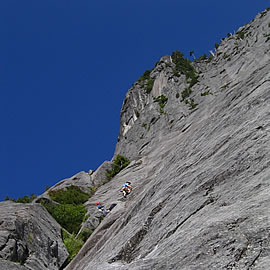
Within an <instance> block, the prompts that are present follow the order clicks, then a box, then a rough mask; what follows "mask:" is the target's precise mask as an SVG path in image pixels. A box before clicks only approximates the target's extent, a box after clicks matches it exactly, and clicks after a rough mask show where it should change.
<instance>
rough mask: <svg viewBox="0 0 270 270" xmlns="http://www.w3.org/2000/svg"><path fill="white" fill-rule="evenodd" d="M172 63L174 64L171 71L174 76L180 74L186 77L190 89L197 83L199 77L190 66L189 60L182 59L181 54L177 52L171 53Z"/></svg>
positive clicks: (182, 55)
mask: <svg viewBox="0 0 270 270" xmlns="http://www.w3.org/2000/svg"><path fill="white" fill-rule="evenodd" d="M206 58H207V57H206ZM172 61H173V63H174V64H175V67H174V69H173V73H174V75H176V76H180V74H184V75H185V76H186V80H187V82H188V83H189V87H192V86H193V85H194V84H196V83H197V82H198V78H199V76H198V75H197V72H196V70H195V68H194V67H193V66H192V64H191V61H190V60H189V59H187V58H184V54H183V53H181V52H179V51H175V52H173V53H172Z"/></svg>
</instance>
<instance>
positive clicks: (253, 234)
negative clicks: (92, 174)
mask: <svg viewBox="0 0 270 270" xmlns="http://www.w3.org/2000/svg"><path fill="white" fill-rule="evenodd" d="M269 22H270V14H269V12H267V11H265V12H262V13H261V14H258V16H257V17H256V18H255V19H254V20H253V21H252V22H251V23H250V24H247V25H246V26H244V27H241V28H240V29H239V30H238V31H237V33H235V34H234V35H231V36H229V37H228V38H226V39H224V40H223V41H222V42H221V44H220V45H219V47H218V49H217V50H216V52H215V57H214V58H213V59H212V60H211V61H210V59H200V60H198V61H196V62H194V67H195V68H196V70H197V72H198V74H199V78H198V83H197V84H195V85H194V86H192V93H191V94H190V96H189V100H191V99H193V102H194V104H198V105H197V106H195V107H193V108H191V106H190V103H188V104H186V103H185V102H181V93H182V92H183V90H184V89H185V88H187V87H188V82H187V81H186V78H185V76H184V75H181V76H180V77H178V76H175V75H174V63H172V61H171V59H170V57H165V58H163V59H161V61H160V63H159V64H158V65H157V66H156V67H155V68H154V69H153V70H152V72H151V74H150V77H151V78H152V79H153V80H154V86H153V89H152V91H151V93H147V92H146V91H145V89H144V88H143V87H142V86H141V83H139V82H137V83H135V84H134V86H133V87H132V88H131V89H130V90H129V92H128V93H127V95H126V99H125V101H124V103H123V108H122V111H121V129H120V134H119V138H118V144H117V146H116V152H115V154H119V153H120V154H123V155H125V156H128V157H129V158H131V159H133V160H137V161H138V160H139V159H140V162H133V165H130V166H128V167H127V168H126V169H124V170H123V171H121V172H120V173H119V174H118V175H117V176H115V177H114V178H113V179H112V180H111V181H110V182H109V183H107V184H105V185H103V186H102V187H101V188H99V189H98V191H97V192H96V194H95V195H94V197H93V198H91V199H90V200H89V203H94V201H95V200H102V201H103V202H104V203H105V204H106V205H109V204H110V203H112V202H114V203H117V207H115V209H114V210H113V211H112V212H111V213H110V214H109V215H107V216H106V217H105V219H104V220H103V221H102V222H101V224H100V225H99V226H98V228H97V229H96V230H95V232H94V233H93V234H92V235H91V237H90V238H89V239H88V241H87V242H86V244H85V245H84V247H83V248H82V249H81V251H80V252H79V254H78V255H77V257H76V258H75V259H74V260H73V261H72V262H71V264H70V265H69V266H68V267H67V268H66V270H71V269H76V270H83V269H85V270H86V269H88V270H89V269H93V270H94V269H95V270H99V269H100V270H101V269H102V270H104V269H105V270H106V269H108V270H109V269H115V270H116V269H117V270H118V269H121V270H139V269H144V270H148V269H149V270H150V269H155V270H161V269H166V270H167V269H181V270H192V269H194V270H195V269H196V270H198V269H205V270H206V269H257V270H259V269H260V270H261V269H268V268H269V265H270V248H269V247H270V245H269V244H270V234H269V228H270V219H269V218H270V210H269V203H270V195H269V194H270V181H269V175H270V169H269V165H270V146H269V139H270V113H269V112H270V73H269V70H270V57H269V49H270V45H269V44H270V41H269V38H268V37H269V34H270V28H269ZM177 93H179V95H177ZM162 94H163V95H164V96H166V97H167V98H168V101H167V103H166V105H165V107H164V112H162V113H161V111H160V108H159V104H158V103H157V102H154V101H155V100H154V98H153V97H157V96H160V95H162ZM179 96H180V97H179ZM127 180H130V181H131V182H132V184H133V185H134V186H135V187H136V189H135V190H134V191H133V192H132V194H131V195H130V196H129V197H128V198H127V199H126V200H123V199H122V198H121V195H120V194H119V187H121V184H122V183H123V182H125V181H127Z"/></svg>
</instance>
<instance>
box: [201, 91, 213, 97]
mask: <svg viewBox="0 0 270 270" xmlns="http://www.w3.org/2000/svg"><path fill="white" fill-rule="evenodd" d="M208 95H213V93H211V92H210V91H206V92H204V93H201V96H202V97H204V96H208Z"/></svg>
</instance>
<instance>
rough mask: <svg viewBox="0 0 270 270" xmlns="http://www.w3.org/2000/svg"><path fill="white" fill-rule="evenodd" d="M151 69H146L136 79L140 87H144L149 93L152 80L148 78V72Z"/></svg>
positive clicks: (149, 72)
mask: <svg viewBox="0 0 270 270" xmlns="http://www.w3.org/2000/svg"><path fill="white" fill-rule="evenodd" d="M152 70H153V69H151V70H146V71H145V72H144V73H143V75H142V76H141V77H140V78H139V79H138V82H139V83H140V84H141V86H142V87H145V91H146V93H147V94H149V93H150V92H151V91H152V89H153V85H154V80H152V79H151V78H150V74H151V72H152Z"/></svg>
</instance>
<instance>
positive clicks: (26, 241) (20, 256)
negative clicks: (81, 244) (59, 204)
mask: <svg viewBox="0 0 270 270" xmlns="http://www.w3.org/2000/svg"><path fill="white" fill-rule="evenodd" d="M67 257H68V254H67V251H66V248H65V246H64V244H63V242H62V239H61V228H60V226H59V225H58V224H57V223H56V221H55V220H54V219H53V218H52V217H51V216H50V215H49V214H48V213H47V211H46V210H45V209H44V208H43V207H42V206H41V205H39V204H20V203H14V202H11V201H7V202H1V203H0V258H1V259H4V260H8V261H13V262H17V263H19V264H13V263H11V262H10V263H9V262H5V263H3V265H5V266H3V267H6V269H33V270H37V269H44V270H45V269H51V270H57V269H60V267H61V265H62V264H63V263H64V262H65V260H66V259H67ZM20 264H23V265H24V267H22V266H20ZM1 267H2V264H1ZM8 267H10V268H8ZM16 267H17V268H16ZM19 267H20V268H19ZM1 269H2V268H1Z"/></svg>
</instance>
